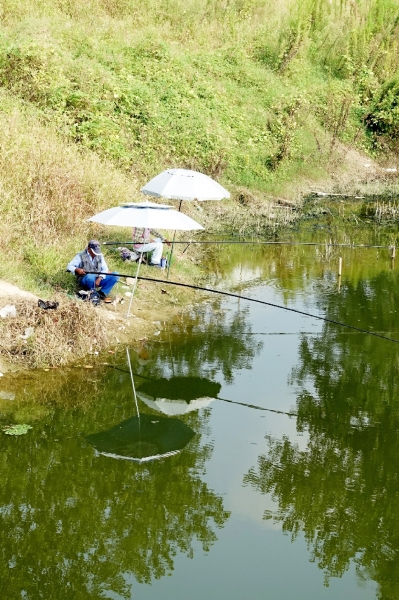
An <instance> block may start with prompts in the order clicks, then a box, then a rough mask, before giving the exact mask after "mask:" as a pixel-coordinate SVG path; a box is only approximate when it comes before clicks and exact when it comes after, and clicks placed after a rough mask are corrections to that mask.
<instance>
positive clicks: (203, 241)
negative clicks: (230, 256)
mask: <svg viewBox="0 0 399 600" xmlns="http://www.w3.org/2000/svg"><path fill="white" fill-rule="evenodd" d="M174 243H175V244H188V245H190V244H241V245H259V246H260V245H262V246H327V247H330V248H386V249H390V248H392V245H390V246H376V245H373V244H338V243H329V242H265V241H257V240H254V241H252V242H248V241H245V242H240V241H234V240H232V241H229V240H185V241H178V242H177V241H176V240H175V242H174ZM120 244H124V245H125V246H127V245H133V244H141V245H142V244H143V242H142V241H137V242H102V245H103V246H117V245H120Z"/></svg>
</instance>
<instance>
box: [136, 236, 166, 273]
mask: <svg viewBox="0 0 399 600" xmlns="http://www.w3.org/2000/svg"><path fill="white" fill-rule="evenodd" d="M151 233H152V234H153V236H154V237H151ZM140 238H141V239H142V240H143V243H136V244H134V251H135V252H139V253H142V252H152V255H151V262H150V263H149V265H150V266H151V267H159V266H160V264H161V258H162V252H163V243H162V241H163V239H162V237H161V236H160V234H159V233H158V232H157V231H152V230H151V231H150V230H149V229H147V228H146V229H138V228H136V227H135V228H134V229H133V241H134V240H135V239H136V240H138V239H140Z"/></svg>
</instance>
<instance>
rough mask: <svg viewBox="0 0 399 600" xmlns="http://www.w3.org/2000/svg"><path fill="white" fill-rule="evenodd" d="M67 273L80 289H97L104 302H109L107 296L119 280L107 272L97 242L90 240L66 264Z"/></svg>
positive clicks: (109, 299)
mask: <svg viewBox="0 0 399 600" xmlns="http://www.w3.org/2000/svg"><path fill="white" fill-rule="evenodd" d="M67 271H70V272H71V273H74V274H75V275H76V277H77V278H78V283H79V286H80V287H81V288H82V289H84V290H90V291H91V290H95V289H96V288H99V294H100V295H101V296H102V297H103V298H104V302H111V298H109V294H110V293H111V290H112V288H113V287H114V285H115V283H116V282H117V281H118V279H119V278H118V277H117V276H116V275H113V274H112V273H110V271H108V267H107V263H106V262H105V259H104V256H103V254H102V252H101V246H100V242H99V241H98V240H90V241H89V243H88V244H87V248H86V249H85V250H83V251H82V252H78V253H77V255H76V256H75V257H74V258H73V259H72V260H71V262H70V263H68V266H67ZM90 271H96V272H97V273H101V275H92V274H90Z"/></svg>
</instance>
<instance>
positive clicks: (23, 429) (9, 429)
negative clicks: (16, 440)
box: [2, 423, 32, 435]
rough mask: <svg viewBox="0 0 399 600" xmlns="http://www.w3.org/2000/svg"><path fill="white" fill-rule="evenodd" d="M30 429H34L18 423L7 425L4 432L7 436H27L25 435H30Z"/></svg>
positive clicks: (3, 429) (3, 428)
mask: <svg viewBox="0 0 399 600" xmlns="http://www.w3.org/2000/svg"><path fill="white" fill-rule="evenodd" d="M29 429H32V427H31V426H30V425H26V424H24V423H18V424H17V425H6V426H5V427H2V431H3V432H4V433H5V434H6V435H25V433H28V431H29Z"/></svg>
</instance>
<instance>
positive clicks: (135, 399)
mask: <svg viewBox="0 0 399 600" xmlns="http://www.w3.org/2000/svg"><path fill="white" fill-rule="evenodd" d="M126 356H127V362H128V365H129V371H130V379H131V381H132V388H133V397H134V401H135V403H136V410H137V416H138V418H139V419H140V411H139V405H138V402H137V395H136V388H135V387H134V379H133V371H132V364H131V362H130V354H129V348H128V347H127V346H126Z"/></svg>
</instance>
